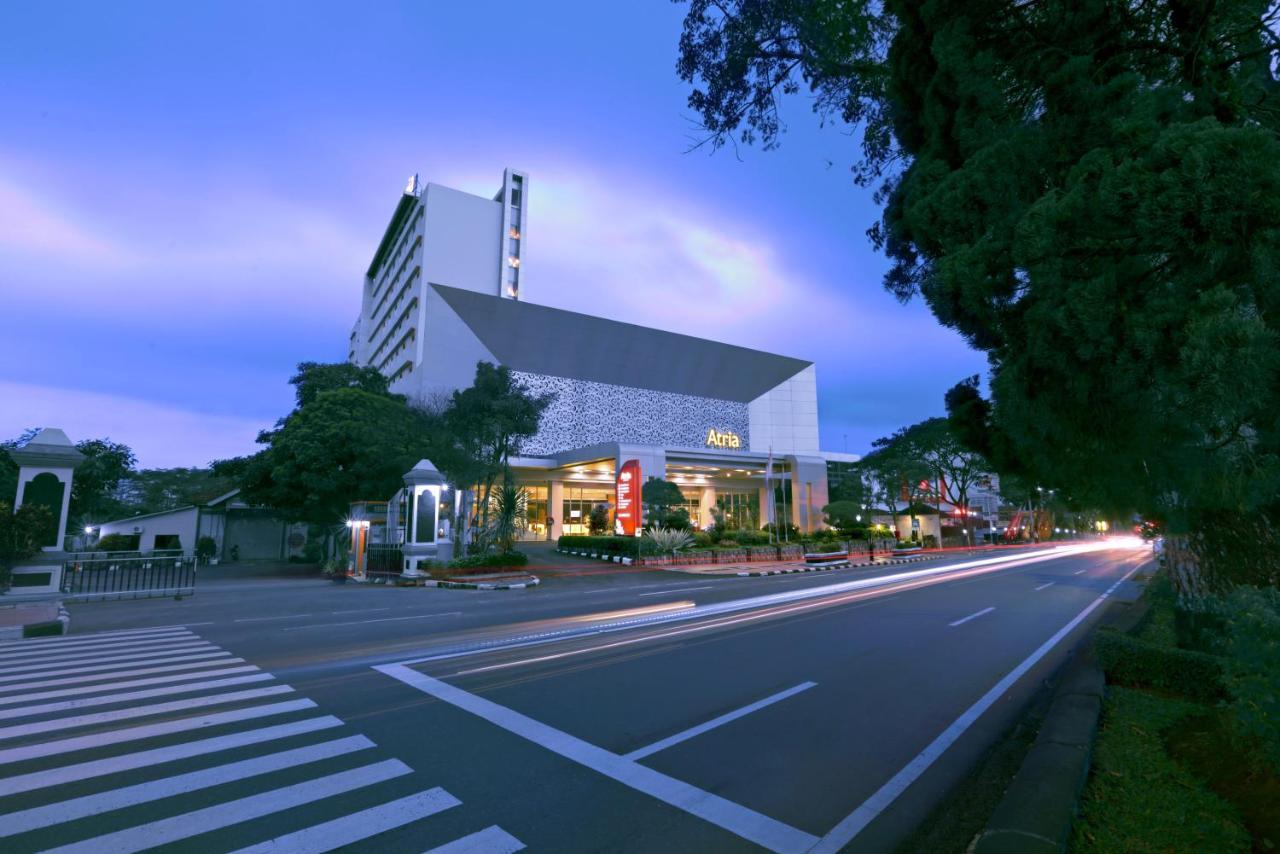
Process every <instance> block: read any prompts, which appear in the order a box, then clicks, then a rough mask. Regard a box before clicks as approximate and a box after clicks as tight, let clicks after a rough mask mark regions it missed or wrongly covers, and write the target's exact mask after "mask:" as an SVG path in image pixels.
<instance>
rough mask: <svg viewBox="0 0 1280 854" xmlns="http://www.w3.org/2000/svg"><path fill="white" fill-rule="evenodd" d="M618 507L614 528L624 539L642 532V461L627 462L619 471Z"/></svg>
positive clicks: (615, 511)
mask: <svg viewBox="0 0 1280 854" xmlns="http://www.w3.org/2000/svg"><path fill="white" fill-rule="evenodd" d="M614 491H615V497H616V498H617V507H616V509H615V510H614V514H613V528H614V531H615V532H616V533H618V534H621V535H622V536H624V537H634V536H635V535H636V531H638V530H640V525H641V518H640V517H641V514H642V511H641V508H640V461H639V460H627V461H626V462H625V463H623V464H622V468H621V469H619V470H618V481H617V484H616V485H615V486H614Z"/></svg>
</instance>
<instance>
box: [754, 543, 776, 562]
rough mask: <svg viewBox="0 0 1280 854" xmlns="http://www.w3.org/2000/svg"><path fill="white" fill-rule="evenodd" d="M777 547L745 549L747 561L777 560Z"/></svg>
mask: <svg viewBox="0 0 1280 854" xmlns="http://www.w3.org/2000/svg"><path fill="white" fill-rule="evenodd" d="M777 559H778V547H777V546H750V547H748V548H747V560H777Z"/></svg>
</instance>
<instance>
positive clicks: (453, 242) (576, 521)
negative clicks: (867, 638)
mask: <svg viewBox="0 0 1280 854" xmlns="http://www.w3.org/2000/svg"><path fill="white" fill-rule="evenodd" d="M528 209H529V179H528V176H527V175H526V174H525V173H523V172H518V171H515V170H513V169H507V170H506V171H505V173H504V174H503V180H502V186H501V188H500V189H499V190H498V192H497V193H496V194H494V196H493V197H492V198H485V197H482V196H475V195H471V194H469V193H463V192H460V191H458V190H453V189H450V188H448V187H443V186H440V185H438V184H431V183H428V184H426V185H425V186H422V185H420V184H419V182H418V179H417V176H414V178H413V179H411V180H410V182H409V185H408V186H407V187H406V188H405V191H404V193H403V194H402V195H401V196H400V199H399V200H398V201H397V203H396V207H395V210H394V212H393V213H392V216H391V220H390V222H389V223H388V224H387V227H386V229H385V231H384V233H383V235H382V239H381V241H380V242H379V244H378V248H377V251H376V252H375V253H374V255H373V260H372V262H371V263H370V265H369V269H368V271H367V272H366V274H365V279H364V286H363V291H362V298H361V305H360V316H359V318H358V319H357V320H356V323H355V326H354V328H353V329H352V331H351V340H350V347H349V358H350V360H351V361H352V362H353V363H355V364H359V365H372V366H374V367H376V368H377V369H378V370H379V371H381V372H382V373H384V374H386V375H387V376H388V377H390V378H391V381H392V382H391V389H392V391H395V392H397V393H400V394H405V395H407V396H409V397H411V398H418V399H429V398H433V397H436V396H438V395H440V394H441V393H448V392H451V391H453V390H455V389H459V388H465V387H467V386H469V385H470V384H471V381H472V379H473V377H474V374H475V365H476V362H478V361H481V360H484V361H489V362H493V363H494V364H501V365H506V366H507V367H509V368H510V369H511V370H512V371H513V372H514V374H515V375H516V376H517V377H518V378H519V379H520V380H521V381H522V382H523V383H524V384H525V385H526V386H527V387H528V388H529V389H531V390H533V391H536V392H539V393H543V392H554V393H555V399H554V401H553V402H552V403H551V405H550V407H549V408H548V409H547V411H546V413H545V414H544V416H543V420H542V424H541V428H540V430H539V432H538V434H537V435H536V436H534V437H533V438H532V439H531V440H530V441H528V442H527V443H526V444H525V445H524V447H523V448H522V450H521V456H520V457H519V458H518V459H515V460H514V461H513V468H514V471H515V474H516V476H517V478H518V479H519V480H520V482H521V483H522V484H523V485H525V486H526V488H527V489H528V491H529V495H530V522H531V536H533V537H536V538H539V539H542V538H546V537H547V536H553V537H554V536H558V535H559V534H561V533H584V532H585V531H586V527H585V525H586V519H587V515H588V514H589V513H590V511H591V509H592V507H594V506H596V505H597V504H601V503H606V504H609V505H610V506H612V505H613V504H614V501H615V497H614V485H615V476H616V473H617V472H618V470H619V469H620V468H621V466H622V465H623V464H624V463H625V462H627V461H629V460H633V459H634V460H638V461H639V464H640V467H641V472H642V477H643V478H644V479H648V478H652V477H664V478H666V479H667V480H670V481H672V482H674V483H676V484H678V485H679V486H680V488H681V491H682V492H683V493H684V495H685V498H686V501H687V505H686V506H687V508H688V510H689V512H690V516H691V517H692V518H693V519H694V520H696V522H697V523H698V524H699V525H701V526H707V525H710V524H711V522H712V516H713V513H721V514H723V515H724V517H725V518H726V520H727V521H728V522H729V523H730V524H733V525H737V526H739V527H744V528H758V527H760V526H761V525H762V524H764V522H766V521H768V509H767V508H768V503H769V501H770V495H769V492H770V490H767V489H766V487H765V480H764V471H765V467H766V464H767V461H768V458H769V455H770V452H771V451H772V455H773V465H774V479H773V481H772V484H773V489H772V492H773V496H772V499H773V503H774V507H775V511H774V512H775V514H776V515H775V518H778V519H782V518H788V517H789V518H790V519H791V521H792V522H793V524H795V525H796V526H797V527H799V528H801V529H804V530H808V529H812V528H813V527H816V526H819V525H821V524H822V512H821V510H822V507H823V506H824V505H825V504H826V503H827V494H828V491H827V480H828V478H827V476H828V467H829V466H830V467H831V469H832V471H836V470H838V469H839V468H841V467H842V466H841V464H842V463H843V464H847V463H849V462H852V461H854V460H856V459H857V458H856V457H855V456H853V455H850V454H834V453H824V452H822V451H820V450H819V446H818V395H817V385H816V379H815V375H814V366H813V363H811V362H807V361H804V360H801V359H794V358H790V357H787V356H779V355H775V354H772V353H765V352H762V351H759V350H752V349H748V348H745V347H737V346H733V345H730V344H722V343H718V342H715V341H708V340H705V339H702V338H694V337H692V336H688V335H678V334H676V333H672V332H665V331H662V330H659V329H651V328H647V327H642V326H636V325H633V324H629V323H622V322H619V321H615V320H607V319H604V318H600V317H593V316H590V315H585V314H579V313H576V312H572V311H565V310H563V309H558V308H550V307H547V306H541V305H535V304H533V303H529V302H526V301H524V299H523V298H524V296H525V295H526V291H525V290H524V289H523V287H522V286H523V281H522V278H523V275H524V272H523V267H522V263H523V261H524V258H525V256H526V254H527V253H526V241H527V236H526V233H527V231H528ZM548 520H552V521H551V525H550V530H548Z"/></svg>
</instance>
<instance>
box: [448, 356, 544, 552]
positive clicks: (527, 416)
mask: <svg viewBox="0 0 1280 854" xmlns="http://www.w3.org/2000/svg"><path fill="white" fill-rule="evenodd" d="M550 403H551V396H550V395H537V394H533V393H531V392H530V391H529V390H528V389H526V388H525V387H524V385H522V384H521V383H520V382H519V380H517V379H516V378H515V377H514V376H513V375H512V373H511V369H510V368H508V367H506V366H505V365H496V366H495V365H493V364H492V363H490V362H477V363H476V374H475V381H474V382H473V383H472V385H471V386H470V387H468V388H465V389H460V390H458V391H455V392H453V394H452V395H450V397H449V400H448V402H447V403H446V404H445V405H444V408H443V410H442V411H441V412H440V413H439V422H440V423H439V426H440V429H439V431H438V432H437V441H436V442H435V444H434V452H435V456H434V457H433V458H432V460H433V462H435V464H436V466H437V467H438V468H439V469H440V470H441V471H442V472H444V473H445V474H446V475H448V476H449V479H450V480H452V481H453V482H454V483H455V484H458V485H459V486H462V487H467V488H469V487H472V486H474V487H476V488H477V489H478V491H479V495H478V496H477V502H478V505H479V516H480V519H479V520H478V521H479V522H480V525H481V527H486V526H487V522H488V517H489V510H490V498H491V496H492V494H493V486H494V484H495V483H496V482H497V480H498V478H499V477H500V476H503V475H504V474H505V473H506V471H507V466H508V461H509V460H510V458H511V457H513V456H515V455H516V454H517V453H518V452H519V450H520V446H521V443H523V442H524V441H525V440H526V439H529V438H531V437H532V436H533V435H534V434H535V433H537V432H538V424H539V423H540V421H541V419H542V413H543V411H544V410H545V409H546V408H547V406H548V405H550Z"/></svg>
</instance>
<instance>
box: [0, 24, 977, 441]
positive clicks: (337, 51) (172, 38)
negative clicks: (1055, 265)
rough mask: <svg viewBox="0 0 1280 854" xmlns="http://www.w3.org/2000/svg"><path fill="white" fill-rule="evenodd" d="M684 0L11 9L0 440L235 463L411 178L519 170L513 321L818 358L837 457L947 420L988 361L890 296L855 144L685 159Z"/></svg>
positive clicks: (811, 136) (486, 186)
mask: <svg viewBox="0 0 1280 854" xmlns="http://www.w3.org/2000/svg"><path fill="white" fill-rule="evenodd" d="M684 8H685V7H683V6H675V5H667V4H664V3H644V4H600V3H595V2H584V3H555V4H544V3H521V4H514V3H510V4H509V3H489V2H481V1H479V0H472V2H468V3H459V4H454V3H449V4H444V3H440V4H435V3H433V4H423V3H403V4H392V3H373V4H368V3H367V4H343V5H338V4H323V3H315V2H307V3H281V2H273V3H226V4H206V5H204V6H201V7H193V6H190V5H188V4H181V5H174V4H172V3H150V4H148V3H141V2H132V3H124V4H103V3H96V2H93V3H90V2H84V3H58V4H49V3H30V4H16V3H10V4H5V5H4V6H2V7H0V115H3V116H4V117H5V122H4V124H5V133H4V134H3V135H0V290H2V292H3V295H4V302H5V311H4V312H3V318H4V319H3V321H0V324H3V325H2V326H0V437H8V436H16V435H17V434H18V433H19V432H20V431H21V430H22V429H23V428H24V427H28V426H60V427H62V428H63V429H65V430H66V431H67V432H68V434H70V435H71V436H72V438H73V439H80V438H89V437H99V436H109V437H110V438H112V439H115V440H117V441H122V442H126V443H128V444H129V445H131V446H133V447H134V449H135V450H136V452H137V454H138V457H139V460H140V463H141V464H142V465H144V466H175V465H201V464H204V463H206V462H208V461H209V460H210V459H213V458H218V457H226V456H232V455H237V454H242V453H247V452H250V451H252V450H254V444H253V437H254V435H255V434H256V433H257V431H258V429H260V428H261V427H264V426H268V425H270V424H271V423H272V422H273V421H274V420H275V419H276V418H278V417H279V416H280V415H281V414H283V413H284V412H286V411H287V410H288V408H289V406H290V404H291V394H290V392H291V389H290V387H289V386H288V385H287V384H286V380H287V378H288V376H289V374H290V372H291V370H292V368H293V366H294V365H295V363H297V362H299V361H303V360H316V361H338V360H341V359H343V358H344V357H345V354H346V349H345V344H346V338H347V334H348V332H349V331H350V328H351V323H352V321H353V320H354V318H355V315H356V312H357V310H358V307H359V298H360V283H361V276H362V274H363V271H364V269H365V267H366V266H367V264H368V261H369V258H370V256H371V255H372V253H373V250H374V248H375V246H376V243H377V241H378V239H379V237H380V236H381V234H382V229H383V227H384V226H385V224H386V219H387V217H388V216H389V215H390V213H391V210H392V208H393V206H394V204H395V200H396V198H397V197H398V195H399V193H400V190H401V188H402V187H403V186H404V183H405V179H406V178H407V176H408V175H409V174H411V173H413V172H418V173H420V174H421V176H422V178H423V180H426V181H435V182H437V183H442V184H447V185H450V186H455V187H457V188H459V189H463V190H469V191H472V192H478V193H483V194H486V195H488V194H492V193H493V192H494V190H496V188H497V187H498V185H499V183H500V181H501V175H502V169H503V167H505V166H508V165H510V166H514V167H516V168H519V169H523V170H527V171H528V173H529V175H530V181H531V187H530V211H529V216H530V218H529V227H528V229H527V234H528V237H529V241H528V246H527V253H528V255H527V258H526V259H525V264H526V267H525V279H524V290H523V294H524V296H525V298H526V299H527V300H529V301H530V302H536V303H543V304H546V305H552V306H559V307H563V308H571V309H574V310H578V311H587V312H591V313H595V314H600V315H603V316H606V317H613V318H617V319H622V320H629V321H632V322H637V323H642V324H646V325H653V326H658V327H662V328H666V329H671V330H674V331H678V332H685V333H690V334H695V335H703V336H706V337H709V338H716V339H719V340H724V341H728V342H731V343H735V344H741V345H744V346H749V347H757V348H760V349H765V350H773V351H776V352H779V353H784V354H787V355H792V356H798V357H802V358H807V359H812V360H814V361H815V362H817V365H818V385H819V408H820V413H819V414H820V419H821V430H822V444H823V447H824V448H826V449H828V450H836V451H839V450H844V449H846V447H847V449H848V450H850V451H855V452H862V451H865V450H866V448H867V446H868V445H869V443H870V441H871V440H872V439H874V438H875V437H877V436H880V435H883V434H886V433H888V432H891V431H892V430H894V429H895V428H897V427H899V426H902V425H904V424H908V423H911V422H913V421H917V420H919V419H922V418H926V417H929V416H931V415H938V414H941V413H942V411H943V406H942V394H943V392H944V391H945V390H946V389H947V388H948V387H950V386H951V385H952V384H953V383H955V382H956V381H957V380H959V379H961V378H963V377H964V376H967V375H969V374H973V373H979V372H981V371H982V370H983V367H984V364H985V362H984V359H983V358H982V357H981V356H980V355H979V354H977V353H975V352H973V351H971V350H969V349H968V348H967V347H966V345H965V344H964V343H963V341H961V340H960V339H959V337H958V336H956V335H955V334H953V333H951V332H949V331H947V330H944V329H942V328H941V327H939V326H938V325H937V323H936V322H935V321H934V320H933V319H932V316H931V315H930V314H929V312H928V310H927V309H926V308H925V307H924V306H923V305H922V304H920V303H919V302H916V303H913V304H911V305H909V306H906V307H903V306H900V305H899V304H898V303H897V302H896V301H895V300H894V299H893V298H892V297H890V296H889V295H888V294H887V293H885V292H884V291H883V290H882V289H881V286H880V276H881V274H882V272H883V270H884V267H885V263H884V260H883V259H882V258H880V257H879V256H878V255H876V254H875V252H874V251H873V250H872V248H871V247H870V245H869V244H868V242H867V239H866V237H865V235H864V231H865V230H866V228H867V226H869V225H870V224H871V223H872V222H873V221H874V219H875V216H876V210H875V208H874V206H873V205H872V202H871V199H870V193H869V192H867V191H864V190H861V189H859V188H858V187H856V186H855V185H854V184H853V182H852V180H851V179H850V177H849V172H848V167H849V165H850V164H851V163H852V162H853V159H854V157H855V156H856V145H855V140H854V139H853V138H852V137H851V136H850V135H849V133H848V131H847V129H842V128H839V127H830V126H829V127H828V128H826V129H825V130H823V129H819V128H818V127H817V122H816V120H815V119H814V118H813V117H812V115H811V114H810V113H809V111H808V110H809V108H808V103H807V100H806V99H804V98H798V99H795V100H794V101H793V102H792V103H791V104H790V105H789V106H790V113H789V115H788V117H787V118H788V125H789V131H788V133H787V135H786V136H785V138H784V141H783V145H782V147H781V149H780V150H778V151H774V152H763V151H760V150H758V149H742V150H740V151H739V152H738V155H739V156H735V154H734V152H732V151H721V152H719V153H718V154H715V155H714V156H708V154H707V153H705V152H701V151H700V152H697V153H692V154H689V153H686V149H687V147H688V144H689V141H690V139H691V138H692V136H693V134H694V125H693V122H692V116H691V114H690V113H689V110H688V109H687V107H686V106H685V97H686V95H687V89H686V87H685V85H684V84H683V83H681V82H680V81H679V80H678V78H677V77H676V74H675V71H674V67H675V60H676V42H677V38H678V36H679V31H680V22H681V18H682V15H683V13H684ZM606 9H607V10H608V11H607V12H606V11H604V10H606ZM739 157H740V158H741V159H739ZM846 437H847V439H846Z"/></svg>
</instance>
